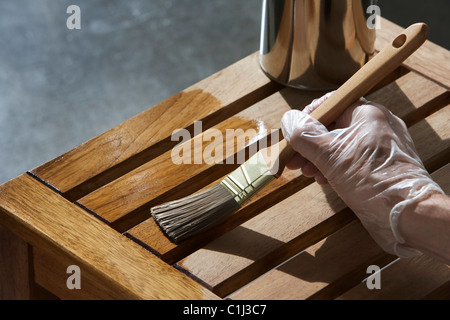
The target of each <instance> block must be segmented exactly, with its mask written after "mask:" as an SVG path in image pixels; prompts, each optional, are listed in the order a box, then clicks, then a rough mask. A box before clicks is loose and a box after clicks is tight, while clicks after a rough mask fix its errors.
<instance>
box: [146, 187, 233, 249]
mask: <svg viewBox="0 0 450 320" xmlns="http://www.w3.org/2000/svg"><path fill="white" fill-rule="evenodd" d="M239 208H240V205H239V203H238V202H237V201H236V200H235V199H234V197H233V196H232V195H231V193H230V192H229V191H228V190H227V189H226V188H225V187H224V186H222V185H221V184H217V185H214V186H213V187H211V188H209V189H206V190H205V191H202V192H199V193H196V194H193V195H190V196H187V197H185V198H182V199H179V200H175V201H170V202H167V203H164V204H162V205H159V206H156V207H153V208H152V209H151V214H152V216H153V218H154V219H155V221H156V223H158V225H159V226H160V227H161V229H162V230H163V232H164V233H165V234H166V235H167V236H168V237H169V238H170V239H171V240H172V241H174V242H179V241H181V240H183V239H186V238H188V237H190V236H192V235H194V234H196V233H198V232H200V231H202V230H205V229H208V228H210V227H212V226H213V225H215V224H217V223H219V222H221V221H222V220H224V219H225V218H226V217H228V216H230V215H231V214H233V213H234V212H236V211H237V210H238V209H239Z"/></svg>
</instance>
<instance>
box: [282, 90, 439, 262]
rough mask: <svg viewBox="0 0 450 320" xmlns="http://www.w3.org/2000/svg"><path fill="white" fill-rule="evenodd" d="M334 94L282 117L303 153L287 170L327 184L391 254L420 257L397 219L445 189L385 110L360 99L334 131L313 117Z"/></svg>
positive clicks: (286, 130)
mask: <svg viewBox="0 0 450 320" xmlns="http://www.w3.org/2000/svg"><path fill="white" fill-rule="evenodd" d="M330 94H332V93H329V94H327V95H325V96H323V97H322V98H320V99H318V100H315V101H313V102H312V103H311V104H310V105H309V106H307V107H306V108H305V109H304V111H298V110H291V111H288V112H286V114H285V115H284V116H283V118H282V131H283V135H284V137H285V139H286V140H287V141H288V142H289V143H290V144H291V146H292V148H293V149H294V150H295V151H297V152H298V154H296V155H295V156H294V157H293V158H292V159H291V161H290V162H289V163H288V168H290V169H298V168H301V169H302V173H303V174H304V175H305V176H310V177H312V176H314V177H315V178H316V180H317V182H318V183H321V184H324V183H327V182H328V183H329V184H330V185H331V187H332V188H333V189H334V190H335V191H336V193H337V194H338V195H339V196H340V197H341V198H342V200H343V201H344V202H345V203H346V204H347V205H348V206H349V208H350V209H352V210H353V212H354V213H355V214H356V215H357V216H358V218H359V219H360V220H361V223H362V224H363V226H364V227H365V228H366V229H367V231H368V232H369V233H370V235H371V236H372V238H373V239H374V240H375V241H376V242H377V243H378V244H379V245H380V246H381V247H382V248H383V249H384V250H385V251H386V252H388V253H391V254H395V255H397V256H400V257H411V256H414V255H417V254H420V253H419V252H418V251H416V250H414V249H412V248H409V247H406V246H403V245H402V244H403V243H405V240H404V239H403V237H402V235H401V234H400V233H399V231H398V230H399V228H398V218H399V216H400V214H401V213H402V211H403V210H404V208H405V207H406V206H410V205H414V204H416V203H417V202H418V201H420V200H421V199H423V198H424V197H427V196H428V195H429V194H430V192H440V193H443V191H442V189H441V188H440V187H439V185H437V184H436V183H435V182H434V181H433V180H432V179H431V177H430V175H429V174H428V172H427V171H426V170H425V168H424V166H423V163H422V161H421V160H420V158H419V156H418V155H417V152H416V149H415V146H414V143H413V141H412V139H411V137H410V135H409V133H408V130H407V128H406V125H405V124H404V122H403V121H402V120H401V119H399V118H398V117H396V116H394V115H393V114H392V113H391V112H390V111H389V110H388V109H386V108H385V107H383V106H381V105H378V104H375V103H372V102H369V101H367V100H365V99H361V100H360V101H359V102H357V103H355V104H354V105H353V106H351V107H349V108H348V109H347V110H346V111H345V112H344V114H343V115H342V116H341V117H340V118H339V119H338V120H337V121H336V123H335V124H333V125H332V126H330V131H329V130H328V129H327V128H326V127H324V126H323V125H322V124H321V123H319V122H318V121H317V120H315V119H313V118H312V117H311V116H309V114H310V113H311V112H312V111H313V110H314V109H315V108H317V107H318V106H319V105H320V104H321V103H322V102H323V101H325V99H327V98H328V97H329V96H330Z"/></svg>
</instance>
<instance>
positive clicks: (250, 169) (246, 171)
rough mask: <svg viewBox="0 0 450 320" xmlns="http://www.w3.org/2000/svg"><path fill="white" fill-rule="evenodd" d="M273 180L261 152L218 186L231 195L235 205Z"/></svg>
mask: <svg viewBox="0 0 450 320" xmlns="http://www.w3.org/2000/svg"><path fill="white" fill-rule="evenodd" d="M273 179H275V177H274V176H273V175H272V173H271V172H270V170H269V167H268V166H267V163H266V161H265V159H264V157H263V156H262V154H261V152H257V153H256V154H255V155H254V156H253V157H251V158H250V159H249V160H247V161H246V162H245V163H244V164H242V165H241V166H240V167H239V168H237V169H236V170H234V171H233V172H232V173H231V174H229V175H228V176H227V177H226V178H225V179H223V180H222V181H221V182H220V184H221V185H222V186H224V187H225V188H226V189H227V190H228V191H229V192H230V193H231V195H232V196H233V197H234V199H235V200H236V202H237V203H239V204H242V203H243V202H245V201H246V200H248V199H249V198H250V197H251V196H252V195H253V194H255V193H256V192H257V191H258V190H259V189H260V188H261V187H263V186H265V185H266V184H267V183H269V182H270V181H272V180H273Z"/></svg>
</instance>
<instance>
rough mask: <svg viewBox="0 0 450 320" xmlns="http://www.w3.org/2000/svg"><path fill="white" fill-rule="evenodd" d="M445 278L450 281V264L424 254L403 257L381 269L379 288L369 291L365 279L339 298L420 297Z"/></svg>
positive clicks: (436, 286)
mask: <svg viewBox="0 0 450 320" xmlns="http://www.w3.org/2000/svg"><path fill="white" fill-rule="evenodd" d="M446 281H450V267H449V266H448V265H446V264H444V263H441V262H438V261H436V260H434V259H432V258H430V257H428V256H425V255H422V256H419V257H415V258H414V259H410V260H403V259H400V260H398V261H396V262H395V263H394V264H393V265H390V266H389V267H388V268H386V269H385V270H383V271H381V273H380V286H381V288H380V289H379V290H369V289H368V288H367V284H366V283H365V282H364V283H361V284H359V285H358V286H356V287H355V288H353V289H352V290H350V291H348V292H346V293H345V294H343V295H341V296H340V297H338V299H345V300H352V299H357V300H365V299H370V300H373V299H382V300H394V299H408V300H417V299H421V298H423V297H425V296H426V295H427V294H428V293H430V292H431V291H432V290H435V289H436V288H438V287H439V286H440V285H442V284H443V283H445V282H446Z"/></svg>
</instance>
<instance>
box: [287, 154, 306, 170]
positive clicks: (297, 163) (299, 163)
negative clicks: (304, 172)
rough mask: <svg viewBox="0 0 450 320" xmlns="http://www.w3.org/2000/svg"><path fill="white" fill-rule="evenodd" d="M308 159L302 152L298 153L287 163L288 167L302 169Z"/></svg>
mask: <svg viewBox="0 0 450 320" xmlns="http://www.w3.org/2000/svg"><path fill="white" fill-rule="evenodd" d="M306 162H308V160H306V159H305V158H304V157H303V156H302V155H301V154H300V153H296V154H294V155H293V156H292V158H291V159H290V160H289V161H288V162H287V163H286V167H287V168H288V169H289V170H298V169H301V168H302V167H303V166H304V165H305V164H306Z"/></svg>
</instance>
